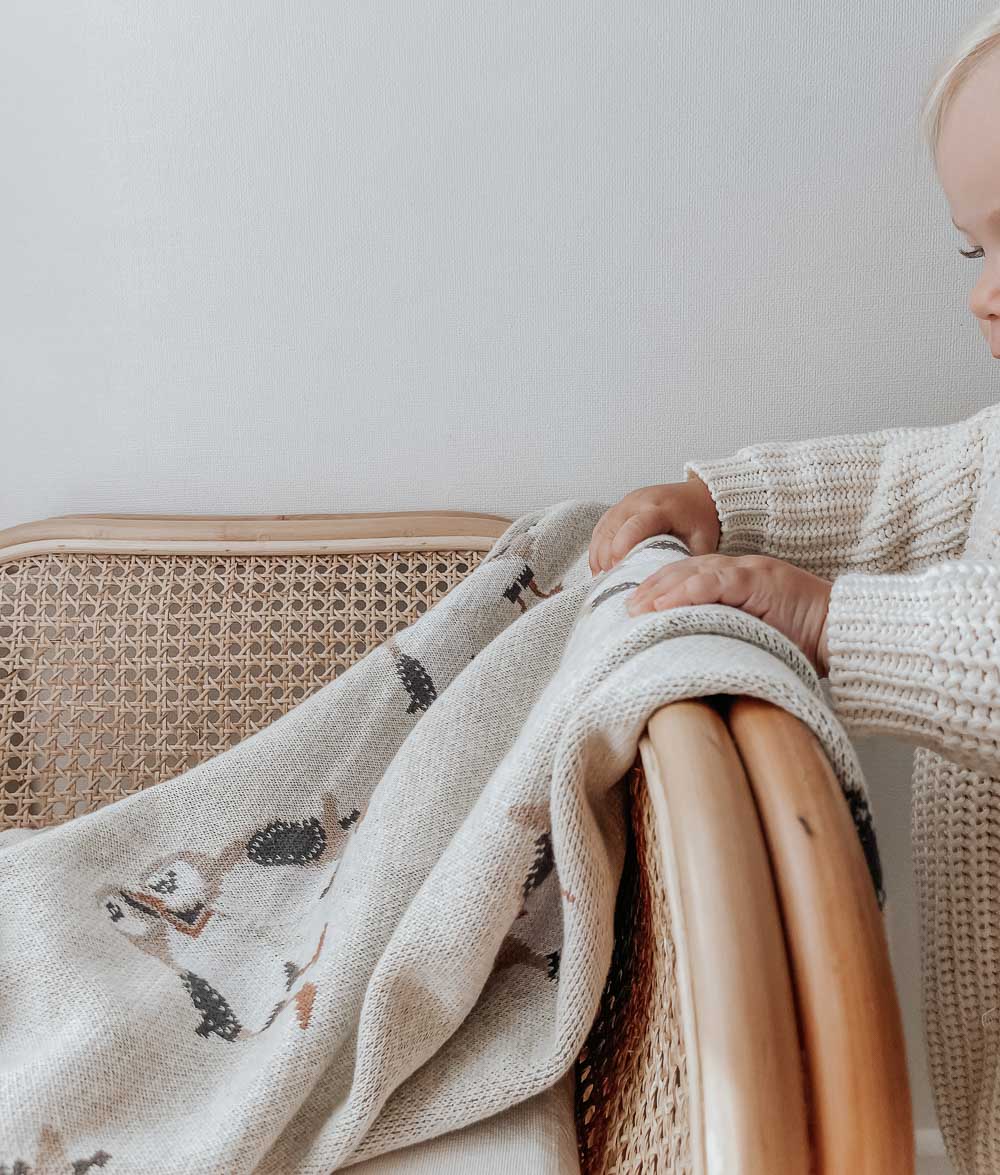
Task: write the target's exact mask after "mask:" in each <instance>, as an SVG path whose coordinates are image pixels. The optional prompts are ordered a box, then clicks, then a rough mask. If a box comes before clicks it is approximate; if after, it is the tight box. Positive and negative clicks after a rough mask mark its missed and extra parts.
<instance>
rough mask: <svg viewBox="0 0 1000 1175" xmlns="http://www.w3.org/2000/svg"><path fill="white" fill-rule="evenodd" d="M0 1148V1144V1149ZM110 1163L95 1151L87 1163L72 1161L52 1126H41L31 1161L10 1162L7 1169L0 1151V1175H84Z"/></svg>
mask: <svg viewBox="0 0 1000 1175" xmlns="http://www.w3.org/2000/svg"><path fill="white" fill-rule="evenodd" d="M2 1146H3V1143H2V1141H0V1148H2ZM110 1159H111V1156H110V1155H109V1154H108V1152H107V1151H104V1150H96V1151H94V1152H93V1154H91V1155H90V1157H89V1158H86V1159H71V1158H70V1157H69V1156H68V1155H67V1153H66V1148H65V1147H64V1146H63V1143H62V1139H61V1138H60V1136H59V1132H58V1131H56V1130H54V1129H53V1128H52V1127H51V1126H42V1127H41V1129H40V1130H39V1132H38V1149H37V1151H36V1153H35V1157H34V1160H33V1161H31V1162H29V1161H28V1160H27V1159H25V1158H23V1157H21V1158H17V1159H12V1160H11V1164H10V1166H8V1165H7V1163H6V1162H5V1160H4V1155H3V1151H2V1149H0V1175H50V1173H51V1175H54V1173H55V1172H57V1171H58V1172H63V1171H65V1172H66V1175H87V1173H88V1172H89V1171H93V1170H94V1168H95V1167H103V1166H104V1165H105V1163H107V1162H109V1161H110Z"/></svg>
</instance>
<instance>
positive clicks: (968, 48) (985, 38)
mask: <svg viewBox="0 0 1000 1175" xmlns="http://www.w3.org/2000/svg"><path fill="white" fill-rule="evenodd" d="M998 46H1000V8H996V9H994V10H993V12H991V13H990V15H989V16H986V17H984V18H983V19H982V20H981V21H980V22H979V23H978V24H977V25H975V26H974V27H973V28H972V29H970V30H969V32H968V33H966V35H965V36H964V37H963V38H962V40H961V42H960V43H959V45H958V48H957V49H956V51H955V53H954V55H953V56H952V57H951V59H950V60H949V61H948V62H947V63H946V64H945V65H944V67H943V68H942V69H941V71H940V72H939V74H938V76H937V78H936V79H935V81H934V83H933V84H932V85H931V88H930V91H929V92H928V94H927V98H926V99H925V101H924V109H923V113H922V115H921V119H920V121H921V125H922V127H923V131H924V135H925V136H926V138H927V142H928V144H929V145H930V148H931V152H932V153H936V151H937V145H938V139H939V137H940V135H941V123H942V121H943V120H944V116H945V113H946V112H947V110H948V106H949V104H950V103H951V100H952V98H954V96H955V95H956V94H957V93H958V91H959V89H960V88H961V86H962V83H963V82H964V81H965V79H966V78H967V77H968V76H969V74H970V73H972V71H973V70H974V69H975V68H976V66H977V65H978V64H979V62H981V61H982V60H983V58H984V57H986V56H987V55H988V54H989V53H991V52H992V51H993V50H994V49H995V48H997V47H998Z"/></svg>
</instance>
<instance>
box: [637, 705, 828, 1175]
mask: <svg viewBox="0 0 1000 1175" xmlns="http://www.w3.org/2000/svg"><path fill="white" fill-rule="evenodd" d="M639 746H640V753H641V755H642V762H643V768H644V771H645V775H646V786H647V787H648V789H649V794H650V798H651V800H652V803H653V807H654V812H655V815H656V821H657V826H658V833H659V837H658V839H659V844H660V848H661V852H662V854H663V856H662V868H663V871H664V876H665V877H666V878H667V888H668V891H669V892H668V897H669V903H670V913H671V921H672V930H673V938H674V949H675V952H676V960H677V972H678V975H677V980H678V988H679V992H680V997H681V1007H682V1020H683V1022H684V1035H685V1040H686V1043H687V1065H688V1082H689V1095H688V1096H689V1106H690V1123H691V1144H692V1160H693V1165H694V1170H695V1171H697V1172H699V1175H701V1173H705V1175H779V1173H780V1175H799V1173H802V1175H805V1173H806V1172H808V1171H809V1170H810V1164H809V1140H808V1132H807V1118H806V1105H805V1094H804V1084H803V1074H802V1067H801V1058H800V1049H799V1034H798V1027H797V1025H796V1018H795V1003H794V997H793V994H792V983H791V978H790V975H789V970H788V962H787V956H786V952H785V944H784V939H783V934H782V928H781V919H780V915H779V912H778V902H777V895H776V893H775V889H774V883H773V881H772V878H771V869H770V865H769V863H768V858H767V850H766V847H765V844H764V838H763V834H762V832H761V828H760V823H759V821H758V818H757V813H756V811H755V808H754V802H753V797H752V795H751V793H750V788H749V785H748V782H747V778H746V774H745V772H744V769H743V765H742V763H741V761H740V757H739V754H738V752H737V751H736V748H735V746H734V744H733V740H732V738H731V737H730V735H729V732H728V731H727V729H726V726H725V723H724V721H723V719H722V717H721V716H720V715H719V713H718V711H717V710H715V709H714V708H713V707H712V706H711V705H709V704H708V703H707V702H705V701H701V700H691V701H680V702H672V703H670V704H669V705H667V706H664V707H663V708H662V709H661V710H659V711H657V713H656V714H654V715H653V717H652V718H651V719H650V721H649V724H648V737H646V738H643V739H642V740H641V741H640V744H639Z"/></svg>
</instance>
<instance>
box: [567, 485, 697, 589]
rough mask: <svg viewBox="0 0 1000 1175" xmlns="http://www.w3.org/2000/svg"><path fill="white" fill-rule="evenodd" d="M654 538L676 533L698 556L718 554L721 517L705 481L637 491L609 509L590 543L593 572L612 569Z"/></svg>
mask: <svg viewBox="0 0 1000 1175" xmlns="http://www.w3.org/2000/svg"><path fill="white" fill-rule="evenodd" d="M654 534H672V535H676V536H677V537H678V538H679V539H681V540H683V542H684V543H685V544H686V546H687V548H688V550H689V551H690V552H691V553H692V554H693V555H705V554H707V553H708V552H709V551H714V550H716V548H717V547H718V545H719V516H718V513H717V512H716V509H715V502H714V501H713V500H712V495H711V494H710V493H709V492H708V486H706V485H705V483H704V482H703V481H702V480H701V479H700V478H697V477H695V476H693V475H692V476H691V477H689V478H688V480H687V481H679V482H671V483H669V484H667V485H660V486H646V487H645V489H641V490H633V491H632V493H630V494H626V495H625V497H624V498H622V500H621V501H620V502H619V503H618V504H617V505H616V506H612V507H611V509H610V510H607V511H605V513H604V515H603V517H602V518H601V520H600V522H598V524H597V526H595V527H594V534H593V537H592V538H591V540H590V570H591V571H592V572H593V573H594V574H595V575H596V574H597V573H598V572H600V571H607V570H608V569H609V568H611V567H614V565H615V564H616V563H617V562H618V561H619V560H620V559H624V558H625V556H626V555H627V554H628V553H629V551H631V550H632V548H633V547H634V546H635V545H636V544H637V543H641V542H642V540H643V539H648V538H649V537H650V536H651V535H654Z"/></svg>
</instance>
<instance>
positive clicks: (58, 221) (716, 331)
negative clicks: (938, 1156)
mask: <svg viewBox="0 0 1000 1175" xmlns="http://www.w3.org/2000/svg"><path fill="white" fill-rule="evenodd" d="M982 7H983V5H981V4H980V5H978V6H977V5H970V4H969V3H967V2H966V0H923V2H922V3H921V4H920V5H919V6H918V9H919V10H918V9H915V8H914V7H913V6H912V5H906V4H900V3H898V0H850V2H849V3H829V2H828V0H822V2H820V0H810V2H807V3H802V2H801V0H755V2H752V3H751V2H747V3H741V4H738V5H734V4H732V3H730V2H729V0H725V2H724V0H698V3H697V4H694V3H684V4H681V3H669V4H665V3H663V2H662V0H622V2H620V3H605V4H595V3H592V2H580V0H573V2H571V0H547V2H546V3H544V4H542V3H530V4H529V3H526V2H524V0H510V2H508V3H504V4H500V5H497V4H479V3H474V2H470V0H462V2H461V3H459V2H457V0H429V2H423V0H406V2H399V3H387V2H385V0H382V2H375V0H365V3H333V2H330V0H324V2H322V3H321V2H318V0H311V2H306V0H298V2H294V0H293V2H291V3H287V4H280V5H279V4H274V3H272V2H264V0H239V2H237V0H216V2H214V3H210V4H205V3H203V2H199V3H195V2H194V0H183V2H181V0H158V2H157V3H156V4H145V3H138V2H128V3H126V2H123V0H75V2H74V3H70V2H69V0H4V4H3V10H2V14H0V17H2V19H0V147H2V152H3V156H2V158H3V170H2V179H0V436H2V438H3V441H4V445H3V451H4V458H3V461H2V462H0V526H5V525H10V524H13V523H16V522H21V521H26V520H28V519H31V518H37V517H44V516H47V515H52V514H59V513H68V512H82V511H116V510H117V511H126V512H141V511H147V510H149V511H158V512H177V513H189V512H237V513H246V512H253V511H262V512H284V511H289V512H304V511H322V512H333V511H346V510H365V509H389V510H399V509H410V508H415V507H418V506H423V507H433V508H443V507H449V506H451V507H459V508H464V509H479V510H486V511H490V512H497V513H506V514H509V515H511V516H513V515H516V514H518V513H520V512H522V511H523V510H526V509H528V508H531V507H534V506H537V505H539V504H542V503H546V502H551V501H554V500H557V499H559V498H564V497H570V496H573V497H592V496H593V497H599V498H603V499H604V500H607V501H613V500H615V499H617V498H618V497H619V496H620V495H621V494H622V493H624V492H625V491H626V490H628V489H630V488H633V487H635V486H638V485H643V484H647V483H650V482H656V481H664V480H670V479H672V478H674V477H676V476H678V474H679V472H680V468H681V465H682V463H683V461H684V460H685V459H686V458H689V457H693V456H713V455H716V454H721V453H726V452H730V451H732V450H733V449H735V448H736V447H738V446H739V445H741V444H745V443H747V442H749V441H752V440H761V439H765V438H780V439H784V438H794V437H803V436H815V435H820V434H823V433H832V432H848V431H856V430H864V429H870V428H876V427H883V426H886V425H891V424H930V423H938V422H943V421H946V420H952V419H957V418H959V417H961V416H964V415H968V414H970V413H972V412H974V411H976V410H978V409H979V408H980V407H982V406H984V405H985V404H986V403H988V402H990V401H991V400H992V399H993V397H994V393H995V388H996V374H995V371H994V369H992V368H991V366H990V363H991V361H990V360H989V356H988V355H987V353H986V351H985V348H984V347H983V345H982V343H981V340H980V339H979V336H978V334H977V333H976V331H975V327H974V324H973V322H972V320H971V318H969V316H968V315H967V312H966V311H965V308H964V302H965V297H966V286H967V285H968V283H969V280H970V277H971V268H969V267H968V263H967V262H964V261H963V260H962V259H961V258H959V256H958V254H957V252H956V250H955V245H956V244H957V243H958V237H957V234H956V233H955V232H954V230H952V229H951V227H950V225H949V219H948V213H947V209H946V207H945V204H944V201H943V199H942V197H941V196H940V195H939V193H938V192H937V191H936V189H935V187H934V185H933V180H932V176H931V172H930V168H929V165H928V163H927V161H926V159H925V156H924V154H923V152H922V149H921V147H920V144H919V141H918V138H917V133H916V128H915V123H916V112H917V109H918V105H919V98H920V94H921V91H922V89H923V87H924V85H925V83H926V81H927V80H928V78H929V76H930V72H931V69H932V66H933V63H934V61H935V60H936V59H937V58H938V57H940V56H941V55H942V54H943V53H944V51H945V50H946V49H947V48H948V47H949V46H950V44H951V42H952V40H953V38H954V36H955V35H956V33H957V32H958V31H959V29H960V28H962V27H963V26H964V25H965V24H966V23H968V21H969V19H970V18H971V17H972V16H973V15H974V14H975V12H977V11H978V10H979V9H980V8H982ZM865 753H866V756H867V758H866V762H867V764H868V766H869V771H870V774H871V777H872V782H873V785H874V788H875V790H876V808H877V810H878V812H879V814H880V815H881V816H882V823H883V825H888V827H889V831H887V832H884V833H883V839H884V841H885V843H886V845H887V852H888V856H889V858H890V860H889V862H888V864H889V880H890V883H891V884H893V883H894V888H895V891H896V901H897V908H896V911H895V913H894V915H893V918H894V921H893V928H894V929H893V933H894V948H895V949H896V952H897V958H898V959H902V960H904V961H905V963H906V966H907V968H909V969H910V970H912V968H913V967H914V966H915V960H916V953H915V951H916V946H915V941H914V938H913V933H914V925H915V924H914V918H913V911H912V900H911V897H910V896H909V880H908V873H907V870H908V861H907V858H906V826H907V824H908V815H907V786H906V772H907V770H908V764H909V755H908V754H906V753H904V752H903V751H901V750H900V748H899V747H892V746H890V745H888V744H885V745H884V746H882V745H881V744H878V743H874V744H871V747H870V748H869V749H866V752H865ZM902 982H903V984H904V987H905V990H906V991H907V993H908V994H909V995H910V996H911V997H912V996H913V992H914V991H915V985H914V983H913V982H912V978H911V977H910V976H903V978H902ZM911 1002H912V1001H911ZM916 1016H917V1011H916V1007H915V1005H913V1006H912V1007H911V1008H910V1021H911V1027H914V1028H915V1026H916ZM916 1095H917V1111H918V1119H919V1121H920V1122H921V1123H922V1124H927V1123H929V1122H930V1121H931V1109H930V1103H929V1099H928V1096H927V1092H926V1088H925V1086H924V1084H923V1081H922V1078H920V1076H919V1074H918V1076H917V1089H916Z"/></svg>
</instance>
